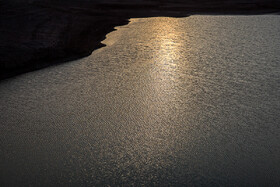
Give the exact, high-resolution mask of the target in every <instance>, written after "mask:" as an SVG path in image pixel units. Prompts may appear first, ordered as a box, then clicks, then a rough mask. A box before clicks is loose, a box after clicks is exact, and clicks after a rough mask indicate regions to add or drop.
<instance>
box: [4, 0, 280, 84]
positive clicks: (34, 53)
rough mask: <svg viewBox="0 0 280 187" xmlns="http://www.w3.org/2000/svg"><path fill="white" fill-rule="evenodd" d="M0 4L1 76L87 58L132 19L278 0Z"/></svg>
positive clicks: (272, 9) (264, 10) (263, 8)
mask: <svg viewBox="0 0 280 187" xmlns="http://www.w3.org/2000/svg"><path fill="white" fill-rule="evenodd" d="M221 2H222V1H217V2H216V3H215V2H211V4H209V3H207V1H205V0H200V1H199V3H193V2H192V3H190V2H189V3H188V1H182V0H181V1H180V2H176V3H174V2H172V3H171V2H170V1H168V0H166V1H160V2H159V1H136V2H133V3H131V2H129V1H118V2H117V1H114V2H111V1H105V2H104V1H103V2H96V1H95V2H85V1H83V2H78V1H73V2H69V1H68V2H67V3H66V2H60V3H58V2H51V1H35V2H33V3H32V2H30V3H11V2H5V1H4V2H0V80H3V79H6V78H9V77H13V76H15V75H18V74H22V73H25V72H29V71H33V70H37V69H41V68H44V67H47V66H50V65H54V64H58V63H62V62H67V61H71V60H75V59H79V58H82V57H85V56H88V55H90V54H91V53H92V51H94V50H95V49H98V48H100V47H103V46H104V44H102V43H101V41H103V40H104V39H105V37H106V35H107V34H108V33H109V32H111V31H113V30H114V27H116V26H121V25H125V24H127V23H128V19H130V18H137V17H155V16H168V17H187V16H189V15H194V14H219V15H221V14H222V15H228V14H230V15H255V14H272V13H274V14H279V10H280V1H275V0H274V1H270V2H265V1H263V3H261V1H258V3H236V2H231V1H227V4H221Z"/></svg>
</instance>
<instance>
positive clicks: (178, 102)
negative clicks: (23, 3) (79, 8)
mask: <svg viewBox="0 0 280 187" xmlns="http://www.w3.org/2000/svg"><path fill="white" fill-rule="evenodd" d="M104 43H105V44H107V47H104V48H102V49H99V50H97V51H95V52H93V54H92V55H91V56H89V57H88V58H84V59H81V60H78V61H74V62H70V63H66V64H63V65H58V66H53V67H50V68H46V69H43V70H39V71H36V72H31V73H28V74H24V75H21V76H18V77H15V78H12V79H9V80H5V81H2V82H1V84H0V112H1V122H0V128H1V132H0V146H1V149H0V171H1V173H0V174H1V175H0V176H1V178H0V179H1V180H0V181H1V184H3V185H4V186H5V185H6V186H8V185H11V184H14V185H39V184H40V185H42V184H44V185H47V186H50V185H59V184H60V185H73V186H81V185H95V186H98V185H102V186H104V185H111V186H115V185H160V186H162V185H189V186H192V185H197V186H219V185H221V186H225V185H227V186H230V185H233V186H240V185H244V186H245V185H257V184H258V185H274V186H277V185H280V169H279V168H280V157H279V155H280V127H279V124H280V117H279V111H280V77H279V75H280V65H279V62H280V17H279V16H273V15H267V16H191V17H188V18H148V19H147V18H146V19H131V22H130V24H129V25H126V26H122V27H118V30H117V31H114V32H112V33H110V34H109V35H108V36H107V39H106V40H105V41H104Z"/></svg>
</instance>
